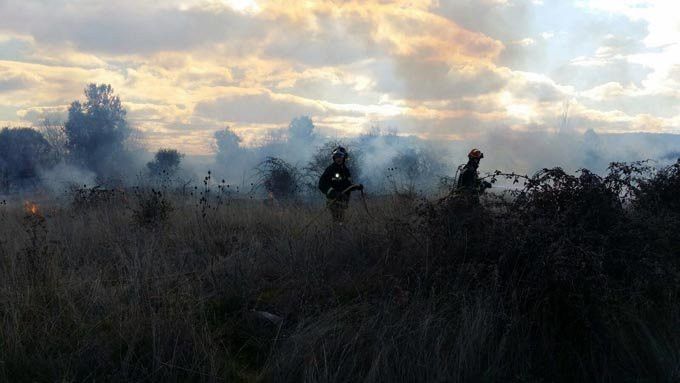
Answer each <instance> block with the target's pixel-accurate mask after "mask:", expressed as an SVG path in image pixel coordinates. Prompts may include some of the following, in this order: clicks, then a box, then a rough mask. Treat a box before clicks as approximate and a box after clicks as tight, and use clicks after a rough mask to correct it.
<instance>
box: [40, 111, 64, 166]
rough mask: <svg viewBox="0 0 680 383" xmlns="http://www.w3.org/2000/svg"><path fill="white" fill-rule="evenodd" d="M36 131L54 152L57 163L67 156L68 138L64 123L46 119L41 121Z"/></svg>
mask: <svg viewBox="0 0 680 383" xmlns="http://www.w3.org/2000/svg"><path fill="white" fill-rule="evenodd" d="M38 131H39V132H40V133H41V134H42V135H43V137H45V140H47V142H49V144H50V145H51V146H52V149H53V150H54V153H55V154H56V156H57V158H58V160H59V161H61V160H63V159H65V158H66V156H67V155H68V137H67V136H66V129H65V128H64V123H63V122H61V121H58V120H51V119H49V118H46V119H44V120H42V121H41V123H40V126H39V127H38Z"/></svg>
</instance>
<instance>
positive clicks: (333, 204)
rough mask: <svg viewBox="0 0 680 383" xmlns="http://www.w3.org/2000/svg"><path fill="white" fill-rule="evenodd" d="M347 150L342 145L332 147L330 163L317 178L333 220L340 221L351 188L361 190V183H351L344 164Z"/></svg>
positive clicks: (347, 205)
mask: <svg viewBox="0 0 680 383" xmlns="http://www.w3.org/2000/svg"><path fill="white" fill-rule="evenodd" d="M347 157H348V156H347V150H345V148H343V147H342V146H338V147H337V148H335V149H333V154H332V159H333V163H332V164H330V165H329V166H328V167H327V168H326V170H325V171H324V172H323V174H322V175H321V178H319V190H321V192H322V193H324V194H325V195H326V206H327V207H328V209H329V210H330V212H331V216H332V217H333V221H334V222H337V223H342V222H343V220H344V215H345V210H347V208H348V207H349V196H350V193H351V192H352V191H353V190H363V188H364V186H363V185H362V184H354V183H352V175H351V174H350V172H349V169H348V168H347V166H346V165H345V161H347Z"/></svg>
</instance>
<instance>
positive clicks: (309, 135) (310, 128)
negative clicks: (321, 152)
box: [288, 116, 314, 141]
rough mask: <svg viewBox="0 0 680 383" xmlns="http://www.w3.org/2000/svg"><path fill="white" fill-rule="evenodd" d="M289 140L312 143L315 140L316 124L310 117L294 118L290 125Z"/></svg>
mask: <svg viewBox="0 0 680 383" xmlns="http://www.w3.org/2000/svg"><path fill="white" fill-rule="evenodd" d="M288 138H289V140H293V141H311V140H313V139H314V123H313V122H312V119H311V118H309V117H308V116H300V117H296V118H294V119H293V120H292V121H291V122H290V124H289V125H288Z"/></svg>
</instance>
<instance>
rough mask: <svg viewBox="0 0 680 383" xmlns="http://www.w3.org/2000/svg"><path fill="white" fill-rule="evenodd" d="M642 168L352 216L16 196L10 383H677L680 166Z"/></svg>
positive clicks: (388, 204)
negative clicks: (475, 199)
mask: <svg viewBox="0 0 680 383" xmlns="http://www.w3.org/2000/svg"><path fill="white" fill-rule="evenodd" d="M638 170H639V169H637V170H636V169H630V168H612V171H611V173H610V175H609V176H608V177H604V178H600V177H597V176H594V175H592V174H590V173H587V172H585V173H582V174H581V175H577V176H573V175H568V174H564V173H563V172H560V171H559V170H558V169H552V170H545V171H544V172H541V173H539V174H537V175H536V176H535V177H533V178H531V179H530V180H529V181H530V182H528V184H527V187H526V188H525V189H524V190H523V191H522V192H521V193H519V195H517V196H514V198H511V199H502V200H498V199H494V198H488V199H486V200H483V201H482V204H481V205H461V204H460V203H457V202H456V200H455V198H454V199H450V200H443V201H439V202H437V201H432V200H429V201H428V200H425V199H418V198H413V197H403V196H392V197H390V196H388V197H383V198H374V199H370V200H369V204H368V208H369V213H370V214H368V213H367V212H366V211H365V210H363V208H362V206H361V204H359V203H358V202H359V201H354V203H353V205H352V208H351V209H350V214H349V218H348V222H347V223H346V224H345V225H343V226H336V225H333V224H332V223H331V222H330V215H329V214H325V212H324V211H323V210H322V207H320V206H316V205H313V206H312V205H305V204H273V205H272V204H267V205H265V204H262V203H261V202H259V201H254V200H249V199H242V200H240V199H236V198H230V199H229V200H228V201H223V200H220V203H218V204H211V203H210V202H209V201H207V202H206V201H205V200H203V197H201V199H200V200H199V199H198V196H195V197H190V196H186V195H184V196H182V195H179V194H173V193H170V192H169V191H163V192H159V191H157V190H154V191H148V192H144V191H139V190H137V191H136V192H130V195H126V194H125V193H126V192H122V191H121V194H122V195H121V196H118V197H115V198H109V197H106V199H104V200H103V201H98V203H83V201H82V200H77V199H74V201H73V202H70V203H52V202H49V201H46V202H44V203H42V204H41V205H40V213H39V214H32V213H30V212H26V211H25V210H24V208H23V206H22V205H21V204H20V203H18V202H12V201H10V202H8V203H7V205H0V225H2V231H0V380H3V381H65V382H68V381H74V382H75V381H95V380H96V381H159V382H160V381H162V382H184V381H208V382H217V381H229V382H231V381H244V382H257V381H281V382H300V381H305V382H356V381H368V382H412V381H428V382H477V381H480V382H483V381H488V382H495V381H503V382H506V381H514V382H561V381H565V382H566V381H592V382H676V381H678V380H679V379H680V331H678V329H679V328H680V303H679V302H680V297H679V296H678V293H679V292H680V273H679V270H680V267H679V266H680V261H679V259H680V258H679V256H680V237H679V236H678V235H677V228H678V227H680V226H678V223H679V222H680V211H678V210H677V207H678V206H680V204H678V203H677V201H678V198H680V197H678V193H673V192H672V190H673V188H675V187H676V186H677V184H678V172H677V171H676V172H675V173H674V170H673V168H669V169H665V170H664V171H662V172H659V173H656V175H654V176H649V177H647V178H644V177H638V178H636V177H635V175H636V174H639V172H637V171H638ZM626 172H628V173H626ZM636 172H637V173H636ZM626 174H627V175H626ZM631 175H632V176H631ZM624 186H625V187H624ZM675 190H676V191H677V190H679V189H675ZM625 191H630V193H624V192H625ZM92 198H96V197H92ZM192 198H193V199H192ZM166 207H171V208H167V209H166ZM154 209H163V210H162V212H157V211H155V210H154Z"/></svg>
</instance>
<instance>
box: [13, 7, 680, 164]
mask: <svg viewBox="0 0 680 383" xmlns="http://www.w3.org/2000/svg"><path fill="white" fill-rule="evenodd" d="M674 3H675V1H674V0H668V1H666V0H658V1H644V0H638V1H629V0H591V1H587V0H578V1H550V0H469V1H468V0H439V1H437V0H410V1H409V0H362V1H350V0H347V1H343V0H327V1H294V0H293V1H291V0H287V1H278V0H274V1H266V0H146V1H144V0H141V1H140V0H134V1H133V0H118V1H95V0H74V1H65V0H0V15H2V16H1V17H0V126H29V125H34V124H39V122H40V120H41V119H43V118H45V117H51V118H61V119H64V118H65V116H66V110H67V108H68V105H69V104H70V103H71V102H72V101H74V100H77V99H83V89H84V87H85V86H86V85H87V84H88V83H108V84H111V85H112V86H113V88H114V90H115V91H116V93H117V94H119V95H120V97H121V100H122V101H123V104H124V106H125V107H126V108H127V110H128V118H129V121H130V122H131V123H132V125H133V126H135V127H137V128H138V129H140V130H141V131H142V132H143V133H144V137H145V139H146V143H147V145H148V146H149V147H150V148H158V147H175V148H178V149H180V150H181V151H184V152H186V153H189V154H202V153H210V152H211V150H212V147H211V144H210V142H211V137H212V135H213V133H214V132H215V131H216V130H219V129H223V128H225V127H227V126H229V127H231V128H232V129H233V130H234V131H236V132H238V134H239V135H241V136H242V137H243V138H244V140H245V142H246V143H247V144H249V145H257V144H258V142H261V141H262V140H263V139H264V138H265V137H266V136H267V135H269V134H270V133H271V132H272V130H273V129H280V128H284V127H286V126H287V125H288V123H289V122H290V121H291V120H292V119H293V118H294V117H296V116H300V115H308V116H311V117H312V119H313V121H314V123H315V124H316V126H317V128H318V129H319V130H320V131H322V132H324V133H325V134H327V135H329V136H351V135H355V134H359V133H361V132H363V131H366V130H368V129H369V128H370V127H372V126H377V127H381V128H384V129H394V130H397V131H398V132H399V134H403V135H416V136H418V137H420V138H423V139H429V140H435V141H445V140H461V139H465V140H474V139H475V137H480V136H482V135H484V134H488V133H489V132H491V131H494V130H497V129H506V130H508V129H509V130H513V131H521V132H533V131H536V132H539V131H540V132H546V131H558V130H569V131H574V132H584V131H586V130H588V129H594V130H595V131H596V132H598V133H626V132H652V133H661V132H663V133H680V12H678V7H680V6H678V5H675V4H674ZM565 116H566V118H565Z"/></svg>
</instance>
